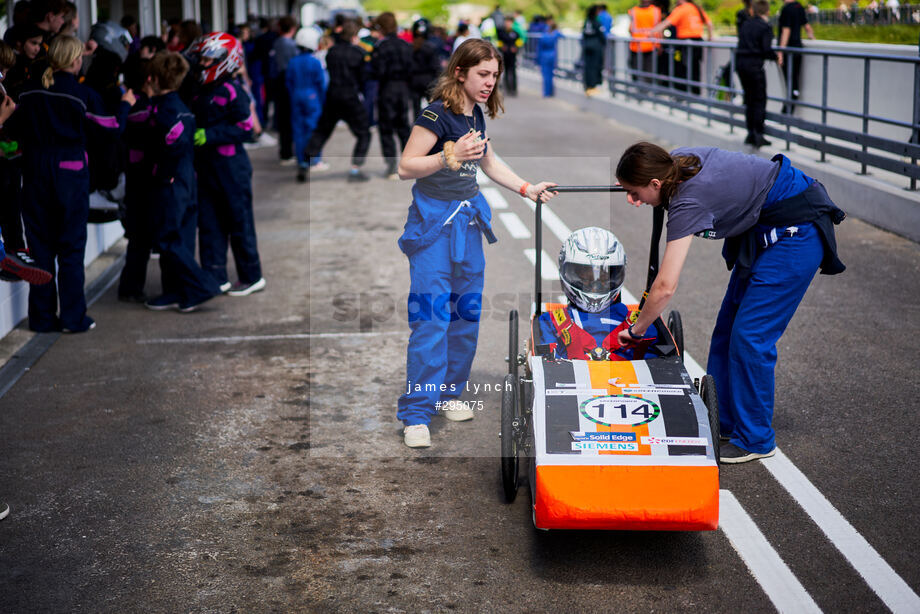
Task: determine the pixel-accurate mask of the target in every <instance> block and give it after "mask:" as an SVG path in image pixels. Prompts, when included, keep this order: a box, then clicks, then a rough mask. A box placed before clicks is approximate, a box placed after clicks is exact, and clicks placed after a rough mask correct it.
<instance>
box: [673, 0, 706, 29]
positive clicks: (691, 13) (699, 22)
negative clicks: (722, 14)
mask: <svg viewBox="0 0 920 614" xmlns="http://www.w3.org/2000/svg"><path fill="white" fill-rule="evenodd" d="M704 19H705V20H706V22H707V23H711V22H710V21H709V17H707V16H706V13H704V12H703V9H701V8H699V7H698V6H697V5H695V4H693V3H692V2H684V3H683V4H681V5H680V6H678V7H677V8H675V9H674V10H673V11H671V14H670V15H668V21H670V22H671V24H672V25H673V26H674V27H675V28H677V38H703V20H704Z"/></svg>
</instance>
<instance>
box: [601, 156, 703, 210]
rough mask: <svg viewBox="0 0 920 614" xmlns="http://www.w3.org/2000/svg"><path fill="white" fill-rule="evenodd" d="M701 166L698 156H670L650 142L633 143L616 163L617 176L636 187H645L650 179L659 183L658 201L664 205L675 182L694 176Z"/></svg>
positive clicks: (674, 186)
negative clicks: (659, 199)
mask: <svg viewBox="0 0 920 614" xmlns="http://www.w3.org/2000/svg"><path fill="white" fill-rule="evenodd" d="M700 168H702V162H701V161H700V159H699V158H698V157H697V156H675V157H672V156H671V154H669V153H668V152H667V151H665V150H664V149H662V148H661V147H659V146H658V145H655V144H653V143H646V142H644V141H643V142H641V143H636V144H635V145H630V146H629V148H628V149H627V150H626V151H624V152H623V155H622V156H621V157H620V161H619V162H618V163H617V170H616V178H617V180H618V181H620V182H621V183H622V182H626V183H629V184H632V185H636V186H647V185H648V184H649V183H651V181H652V179H657V180H658V181H660V182H661V203H662V204H664V205H666V204H668V202H669V201H670V200H671V197H672V196H674V192H676V191H677V185H678V184H679V183H680V182H681V181H686V180H687V179H690V178H691V177H694V176H696V174H697V173H699V172H700Z"/></svg>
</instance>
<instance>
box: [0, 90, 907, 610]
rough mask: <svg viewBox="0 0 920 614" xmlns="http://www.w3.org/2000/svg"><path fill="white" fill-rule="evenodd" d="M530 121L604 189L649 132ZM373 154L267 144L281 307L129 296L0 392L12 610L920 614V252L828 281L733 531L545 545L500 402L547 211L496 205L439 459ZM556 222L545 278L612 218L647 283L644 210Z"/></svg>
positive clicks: (267, 298) (565, 116)
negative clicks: (283, 163) (414, 439)
mask: <svg viewBox="0 0 920 614" xmlns="http://www.w3.org/2000/svg"><path fill="white" fill-rule="evenodd" d="M507 109H508V113H507V114H506V116H505V117H504V118H502V119H500V120H498V121H492V122H490V124H489V125H490V131H489V136H490V137H491V139H492V144H493V145H494V146H495V147H496V151H497V152H498V153H499V154H500V155H501V156H502V158H503V159H504V160H506V161H507V162H509V163H510V164H511V165H512V166H513V167H514V168H515V169H516V170H518V171H519V172H520V174H521V175H523V176H524V177H526V178H527V179H528V180H530V181H534V180H538V179H540V178H546V179H550V180H554V181H558V182H560V183H565V184H581V185H584V184H605V183H609V182H611V180H612V177H611V168H612V165H614V164H615V163H616V156H617V154H618V152H620V151H622V150H623V149H624V148H625V147H626V146H628V145H629V144H630V143H632V142H634V141H636V140H638V139H640V138H642V135H641V134H638V133H636V132H633V131H631V129H630V128H629V127H625V126H621V125H615V124H612V123H610V122H607V121H605V120H602V119H599V118H597V117H596V116H592V115H588V114H584V113H581V112H577V111H574V110H573V109H572V108H571V107H569V106H567V105H565V104H563V103H560V102H558V101H553V100H542V99H539V98H534V97H531V96H528V95H524V96H522V97H521V98H518V99H513V100H510V101H508V104H507ZM351 144H352V139H351V137H350V135H349V134H348V133H347V131H345V130H344V129H340V130H339V131H338V132H337V133H336V135H335V137H334V139H333V140H332V141H331V142H330V143H329V145H328V146H327V150H326V152H325V153H326V155H327V159H328V161H329V162H330V163H331V164H332V167H333V169H332V170H331V171H330V172H328V173H325V174H322V175H316V176H315V177H314V181H313V182H312V183H311V184H310V186H309V187H304V186H300V185H298V184H295V183H294V182H293V171H292V170H291V169H290V168H281V167H279V166H278V165H277V163H276V161H275V155H276V153H275V151H274V150H270V149H259V150H254V151H252V157H253V161H254V166H255V168H256V179H255V184H254V185H255V190H256V202H257V205H256V217H257V228H258V233H259V245H260V250H261V253H262V258H263V262H264V267H265V274H266V278H267V279H268V284H269V285H268V288H267V289H266V290H265V292H262V293H260V294H257V295H253V296H251V297H247V298H241V299H234V298H232V297H221V298H219V299H216V300H215V301H213V302H212V303H210V304H208V306H207V309H204V310H202V311H201V312H200V313H195V314H189V315H183V314H178V313H152V312H148V311H146V310H144V309H143V308H137V307H133V306H127V305H124V304H120V303H118V302H117V301H116V298H115V292H114V289H112V288H110V289H109V290H108V291H107V292H105V293H103V294H102V296H101V298H100V299H99V301H98V302H97V303H96V304H95V305H94V306H93V307H92V308H91V310H90V313H91V315H93V317H94V318H95V319H96V320H97V322H98V323H99V326H98V328H97V329H96V330H94V331H92V332H91V333H89V334H85V335H76V336H62V337H60V338H59V339H57V340H56V341H55V342H54V343H53V344H52V345H50V349H48V350H47V351H46V352H45V353H44V354H42V355H41V356H40V358H38V359H37V361H36V362H35V364H34V365H32V367H31V368H30V369H29V370H28V371H27V372H26V373H25V374H24V375H23V376H22V377H21V378H20V379H19V380H18V381H16V382H15V384H14V385H13V386H12V387H11V388H10V389H9V390H8V391H7V392H6V394H5V395H4V396H3V397H2V398H0V442H2V450H3V469H2V470H0V499H3V500H5V501H7V502H9V503H10V505H11V507H12V513H11V515H10V516H9V517H8V518H6V519H5V520H3V521H2V522H0V561H2V565H0V610H2V611H4V612H32V611H36V612H37V611H55V612H64V611H67V612H71V611H87V612H125V611H145V612H148V611H149V612H175V611H195V612H198V611H201V612H218V611H220V612H224V611H227V612H229V611H244V610H245V611H260V612H261V611H283V612H288V611H308V612H311V611H320V612H322V611H360V612H366V611H379V612H385V611H396V612H398V611H432V612H441V611H460V612H480V611H515V612H516V611H522V612H542V611H579V610H597V611H616V612H650V611H670V612H673V611H694V612H698V611H706V612H737V611H744V612H770V611H775V610H777V609H779V610H782V611H790V612H805V611H816V610H821V611H825V612H839V611H846V612H882V611H886V610H893V611H898V612H917V611H920V605H918V604H920V600H918V597H917V593H918V592H920V560H918V559H920V556H918V552H920V535H918V533H917V532H916V530H915V527H916V526H917V524H918V514H917V503H918V495H917V494H916V493H917V492H918V491H920V489H918V487H920V484H918V481H920V478H918V473H917V471H916V470H915V465H916V461H915V458H914V456H915V454H914V452H915V442H916V432H917V427H918V420H920V419H918V417H917V411H916V410H917V409H918V401H917V399H918V397H920V378H918V377H917V376H916V370H917V366H918V365H920V360H918V358H920V356H918V355H920V351H918V349H917V344H916V341H915V340H916V338H917V336H918V333H920V308H918V306H917V297H918V296H920V275H918V270H920V249H918V246H917V245H916V244H915V243H912V242H909V241H906V240H904V239H901V238H899V237H897V236H895V235H893V234H891V233H888V232H884V231H881V230H878V229H876V228H873V227H870V226H868V225H866V224H864V223H862V222H860V221H858V220H855V219H848V220H847V221H846V222H844V224H843V225H842V226H840V227H839V229H838V241H839V243H840V253H841V258H842V260H843V261H844V262H845V263H846V264H847V266H848V270H847V272H846V273H844V274H843V275H840V276H836V277H825V276H818V277H817V278H816V279H815V282H814V283H813V284H812V287H811V289H810V290H809V292H808V294H807V295H806V297H805V300H804V301H803V303H802V305H801V306H800V308H799V310H798V312H797V314H796V317H795V318H794V319H793V321H792V323H791V325H790V326H789V329H788V330H787V332H786V334H785V335H784V337H783V338H782V340H781V341H780V344H779V348H778V350H779V354H780V362H779V365H778V367H777V390H776V408H777V409H776V416H775V420H774V425H775V427H776V429H777V433H778V439H777V440H778V444H779V446H780V449H781V451H782V454H781V455H779V456H778V457H777V458H775V459H771V460H770V461H767V462H763V463H751V464H747V465H742V466H736V467H724V468H723V469H722V474H721V487H722V515H721V526H720V529H719V530H718V531H714V532H708V533H644V532H628V533H602V532H549V533H544V532H538V531H535V530H534V529H533V526H532V524H531V518H530V510H529V507H528V504H527V500H528V498H529V493H528V490H527V486H526V484H522V487H521V491H520V493H519V496H518V499H517V500H516V501H515V502H514V503H513V504H510V505H507V504H505V503H503V502H502V500H501V496H500V490H501V489H500V482H499V478H498V466H499V463H498V458H497V453H498V437H497V433H498V430H499V426H498V425H499V413H498V407H499V394H498V392H496V390H495V389H496V388H497V387H498V385H499V384H500V382H501V379H502V376H503V374H504V373H505V369H506V366H505V363H504V357H505V355H506V354H507V347H506V343H507V341H506V340H507V311H508V309H509V308H512V307H517V308H518V309H520V310H521V311H522V312H525V313H526V312H527V311H528V310H529V303H530V300H531V298H530V297H531V294H532V283H533V282H532V276H533V273H532V271H533V269H532V265H531V262H530V260H529V258H533V257H536V254H533V253H531V254H529V255H528V253H527V251H526V250H528V249H530V248H532V247H533V245H532V236H531V237H528V236H526V235H528V234H530V235H532V233H533V219H532V212H531V209H530V208H529V207H528V206H527V205H526V204H525V203H524V202H522V200H521V199H520V198H519V197H517V196H516V195H515V194H513V193H511V192H509V191H507V190H503V191H496V192H487V195H488V197H489V198H490V200H493V199H494V198H495V194H499V195H500V196H501V198H502V199H503V200H504V201H505V204H506V207H505V208H498V207H500V205H501V203H500V202H498V201H497V200H494V201H493V202H492V204H493V207H496V208H495V213H496V222H495V228H496V232H497V234H498V235H499V239H500V240H499V242H498V243H497V244H495V245H493V246H489V247H487V252H486V253H487V263H488V264H487V282H486V290H485V298H486V301H487V304H486V310H485V313H484V316H483V323H482V328H481V333H480V345H479V350H478V353H477V357H476V361H475V363H474V367H473V375H472V379H471V384H470V387H471V390H470V391H469V392H467V393H466V395H465V398H466V399H468V400H469V401H471V402H473V403H474V404H477V405H479V404H480V402H481V407H482V410H481V411H480V412H477V416H476V419H475V420H474V421H473V422H471V423H464V424H455V423H448V422H446V421H444V420H441V419H437V420H436V421H435V423H434V424H433V435H432V438H433V442H434V445H433V447H432V448H431V449H429V450H422V451H419V450H409V449H407V448H405V447H404V446H403V444H402V441H401V436H400V425H399V424H398V423H397V422H396V420H395V401H396V398H397V397H398V395H399V394H400V390H401V387H402V386H403V384H404V360H405V355H404V352H405V341H406V337H407V334H406V332H407V328H406V324H405V319H404V315H402V314H403V313H404V311H402V309H403V307H402V305H403V304H404V300H405V296H406V293H407V291H408V266H407V264H406V261H405V259H404V257H403V256H402V254H401V253H400V252H399V250H398V249H397V247H396V238H397V237H398V235H399V233H400V231H401V229H402V224H403V222H404V219H405V211H406V207H407V205H408V199H409V187H410V186H409V184H408V183H404V182H390V181H386V180H384V179H382V178H381V177H380V175H381V174H382V172H383V169H384V165H383V162H382V161H381V160H380V159H379V158H371V159H370V160H369V161H368V164H367V169H368V171H369V172H371V173H372V174H374V179H373V180H372V181H370V182H368V183H366V184H360V185H356V184H348V183H346V182H345V181H344V172H345V169H346V168H347V158H345V157H342V156H344V155H347V153H348V151H349V150H350V147H351ZM674 145H677V144H676V143H675V144H674ZM739 147H740V145H739ZM378 151H379V149H378V145H377V142H376V137H375V143H374V149H373V150H372V152H378ZM484 187H486V188H488V187H490V186H488V185H486V186H484ZM491 187H494V186H491ZM832 197H834V198H835V200H836V201H837V202H838V204H839V205H840V206H841V207H842V208H843V209H844V210H846V209H847V195H846V194H832ZM497 203H498V204H497ZM550 209H551V210H552V211H553V212H554V213H555V214H556V216H557V218H558V223H555V224H554V223H549V224H547V225H546V228H545V230H544V247H545V251H546V252H547V257H548V258H549V259H550V260H552V259H554V256H555V251H556V250H557V249H558V245H559V239H558V238H557V236H556V234H557V233H562V232H563V231H564V230H565V229H574V228H578V227H581V226H585V225H599V226H603V227H608V228H611V229H612V230H613V231H614V232H615V233H617V234H618V236H619V237H620V238H621V240H622V241H623V242H624V244H625V246H626V248H627V253H628V256H629V263H630V266H629V271H628V274H627V288H628V289H629V290H630V291H631V292H632V294H634V295H638V294H639V293H640V292H641V289H642V286H643V284H644V279H645V265H646V258H647V253H648V236H649V231H650V215H649V211H648V209H647V208H646V209H634V208H632V207H629V206H628V205H626V204H625V201H624V199H623V197H622V196H616V195H614V196H613V197H610V196H607V195H585V196H576V195H561V196H559V197H558V198H557V199H555V200H553V201H552V202H551V203H550ZM512 214H513V215H512ZM515 220H517V221H515ZM719 250H720V245H719V244H718V243H715V242H707V241H704V240H697V241H694V244H693V247H692V248H691V253H690V261H689V263H688V265H687V268H686V270H685V272H684V275H683V277H682V280H681V287H680V288H679V290H678V293H677V296H676V297H675V300H674V302H673V305H672V307H674V308H677V309H679V310H680V312H681V314H682V316H683V322H684V330H685V337H686V346H687V349H688V351H689V353H690V354H691V356H692V357H693V358H694V359H695V361H696V362H697V363H698V364H701V365H705V364H706V350H707V347H708V339H709V333H710V331H711V327H712V322H713V321H714V318H715V314H716V311H717V309H718V306H719V302H720V301H721V297H722V290H723V289H724V286H725V283H726V281H727V278H728V272H727V271H726V270H725V267H724V264H722V262H721V259H720V257H719ZM150 271H151V282H152V283H151V286H153V285H154V284H155V283H156V281H157V275H156V273H155V271H156V265H155V263H152V265H151V269H150ZM551 284H552V280H548V281H547V286H546V290H547V292H548V295H549V296H550V297H551V296H553V295H554V294H558V286H557V287H555V288H553V286H552V285H551ZM521 336H522V339H523V338H526V331H524V330H523V329H522V331H521Z"/></svg>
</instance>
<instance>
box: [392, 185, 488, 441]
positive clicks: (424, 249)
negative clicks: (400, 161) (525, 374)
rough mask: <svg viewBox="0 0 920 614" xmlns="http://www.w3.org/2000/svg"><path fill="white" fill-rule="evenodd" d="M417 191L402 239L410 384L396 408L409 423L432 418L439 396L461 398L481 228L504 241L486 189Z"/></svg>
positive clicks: (480, 263)
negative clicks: (451, 194)
mask: <svg viewBox="0 0 920 614" xmlns="http://www.w3.org/2000/svg"><path fill="white" fill-rule="evenodd" d="M412 195H413V201H412V205H411V207H409V218H408V220H407V221H406V226H405V231H404V232H403V235H402V237H400V239H399V247H400V249H401V250H402V251H403V253H405V254H406V256H408V257H409V275H410V280H411V281H410V286H409V303H408V312H409V328H410V329H411V331H412V332H411V334H410V336H409V347H408V350H407V352H406V391H405V393H404V394H403V395H402V396H401V397H399V402H398V411H397V413H396V417H397V418H399V419H400V420H402V421H403V423H404V424H405V425H406V426H411V425H413V424H428V423H429V422H430V421H431V417H432V416H433V415H434V414H435V412H436V406H437V404H438V403H439V402H440V403H443V402H445V401H449V400H451V399H456V398H457V397H459V396H460V394H461V392H462V391H463V389H464V387H465V386H466V382H467V380H468V379H469V376H470V367H471V365H472V364H473V357H474V356H475V354H476V342H477V337H478V335H479V315H480V311H481V308H482V287H483V280H484V272H485V256H484V254H483V251H482V235H485V237H486V239H487V240H488V241H489V243H495V241H497V239H496V238H495V234H494V233H493V232H492V226H491V218H492V212H491V210H490V209H489V203H488V202H487V201H486V199H485V197H484V196H483V195H482V194H481V193H477V194H476V195H475V196H473V197H472V198H469V199H468V200H462V201H461V200H452V201H444V200H437V199H435V198H431V197H429V196H426V195H425V194H424V193H422V192H421V190H419V189H418V188H417V186H413V188H412Z"/></svg>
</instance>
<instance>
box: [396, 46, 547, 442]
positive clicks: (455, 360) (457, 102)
mask: <svg viewBox="0 0 920 614" xmlns="http://www.w3.org/2000/svg"><path fill="white" fill-rule="evenodd" d="M501 61H502V58H501V53H500V52H499V51H498V50H497V49H496V48H495V47H494V46H492V44H491V43H489V42H487V41H484V40H481V39H469V40H467V41H465V42H463V43H462V44H461V45H460V46H459V47H458V48H457V50H456V51H454V53H453V55H451V58H450V63H449V64H448V66H447V69H446V70H445V72H444V74H443V75H442V76H441V78H440V79H439V80H438V83H437V85H436V86H435V89H434V92H433V94H432V101H433V102H432V103H431V104H430V105H429V106H428V107H426V108H425V109H424V110H423V111H422V113H421V115H419V117H418V119H417V120H416V121H415V125H414V126H413V128H412V132H411V134H410V136H409V142H408V143H407V144H406V148H405V150H404V151H403V154H402V158H401V159H400V162H399V167H398V172H399V176H400V178H402V179H415V184H414V185H413V187H412V197H413V200H412V205H411V206H410V207H409V215H408V219H407V221H406V225H405V229H404V232H403V234H402V236H401V237H400V239H399V247H400V249H401V250H402V251H403V253H405V254H406V256H407V257H408V258H409V280H410V281H409V301H408V313H409V328H410V329H411V331H412V332H411V334H410V336H409V346H408V350H407V352H406V388H405V393H404V394H403V395H402V396H401V397H400V398H399V402H398V410H397V412H396V416H397V418H398V419H399V420H401V421H402V422H403V424H404V425H405V429H404V441H405V443H406V445H407V446H409V447H412V448H415V447H427V446H429V445H431V438H430V434H429V431H428V424H429V423H430V422H431V419H432V417H433V416H434V415H435V414H436V413H437V411H438V410H439V409H440V410H442V411H444V415H445V416H446V417H447V418H448V419H451V420H455V421H463V420H470V419H472V417H473V411H472V409H471V408H470V406H469V405H468V404H466V403H464V402H462V401H460V400H459V399H458V397H459V396H460V394H461V392H462V391H463V389H464V388H465V386H466V382H467V380H468V379H469V375H470V367H471V365H472V362H473V357H474V355H475V353H476V342H477V337H478V334H479V315H480V310H481V305H482V288H483V279H484V270H485V256H484V254H483V249H482V236H483V235H485V237H486V239H487V240H488V241H489V242H490V243H494V242H495V241H496V238H495V235H494V234H493V232H492V228H491V217H492V213H491V210H490V209H489V203H488V202H487V201H486V199H485V197H484V196H483V195H482V193H480V191H479V187H478V185H477V183H476V173H477V170H478V169H479V168H481V169H482V171H483V172H484V173H485V174H486V175H488V176H489V177H490V178H491V179H492V180H493V181H494V182H495V183H497V184H499V185H501V186H504V187H506V188H509V189H511V190H516V191H517V192H519V193H520V194H521V195H522V196H526V197H527V198H530V199H532V200H535V199H536V198H537V196H538V194H540V193H541V192H544V190H546V188H548V187H551V186H553V185H555V184H553V183H547V182H543V183H539V184H537V185H531V184H529V183H527V182H525V181H524V180H523V179H521V178H520V177H518V176H517V175H516V174H515V173H514V171H512V170H511V169H510V168H508V167H507V166H506V165H505V164H504V163H503V162H501V161H499V160H498V158H497V157H496V156H495V155H494V153H493V151H492V148H491V147H489V146H488V145H487V141H488V138H487V137H486V131H485V116H484V114H483V111H482V109H481V108H480V106H479V105H480V104H485V105H486V108H487V109H488V111H489V117H490V118H494V117H495V116H496V115H497V114H498V113H499V112H500V111H502V110H503V107H502V101H501V93H500V92H499V90H498V81H499V78H500V76H501ZM552 196H553V195H552V194H551V193H549V192H545V193H544V196H543V198H544V199H548V198H551V197H552Z"/></svg>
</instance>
